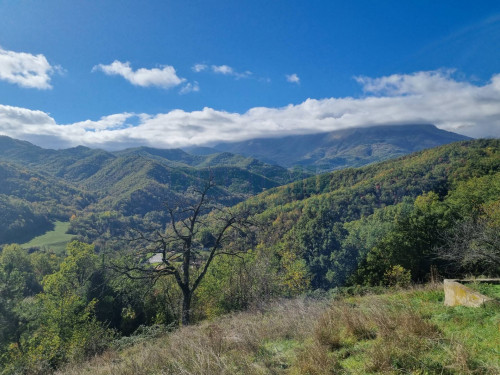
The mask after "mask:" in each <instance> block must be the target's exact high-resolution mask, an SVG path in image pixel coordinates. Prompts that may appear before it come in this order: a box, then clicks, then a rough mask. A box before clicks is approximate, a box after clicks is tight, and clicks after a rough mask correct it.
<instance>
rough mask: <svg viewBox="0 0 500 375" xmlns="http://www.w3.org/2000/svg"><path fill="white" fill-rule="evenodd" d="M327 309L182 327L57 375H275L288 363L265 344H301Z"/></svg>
mask: <svg viewBox="0 0 500 375" xmlns="http://www.w3.org/2000/svg"><path fill="white" fill-rule="evenodd" d="M325 309H326V304H325V303H318V302H315V303H311V302H307V301H306V300H302V299H299V300H294V301H287V302H286V303H274V304H272V305H270V306H266V307H264V308H260V309H257V310H254V311H248V312H243V313H237V314H232V315H228V316H225V317H222V318H220V319H217V320H216V321H214V322H206V323H204V324H201V325H196V326H189V327H184V328H181V329H179V330H177V331H175V332H173V333H171V334H169V335H166V336H164V337H162V338H159V339H155V340H151V341H149V342H145V343H142V344H140V345H136V346H133V347H131V348H128V349H126V350H124V351H122V352H116V351H109V352H107V353H105V354H104V355H102V356H99V357H96V358H94V359H93V360H92V361H90V362H87V363H84V364H75V365H72V366H69V367H66V368H64V369H63V370H61V371H60V372H59V373H58V374H68V375H83V374H92V375H104V374H110V375H111V374H113V375H143V374H144V375H145V374H189V375H195V374H200V375H201V374H204V375H210V374H214V375H215V374H221V375H225V374H227V375H229V374H279V373H283V372H284V371H285V370H286V367H288V364H287V363H283V362H279V361H278V363H277V362H276V361H275V360H273V358H272V357H273V356H277V355H280V354H283V353H279V352H276V353H273V352H271V351H270V350H269V349H267V348H266V343H273V342H275V343H279V342H290V343H292V345H291V347H290V348H289V349H293V347H294V346H295V345H300V343H301V342H303V341H304V340H305V339H306V337H307V336H308V335H310V333H311V330H312V329H313V325H314V323H312V322H315V321H316V320H317V319H318V318H319V316H320V315H321V314H322V313H323V312H324V310H325ZM278 346H279V345H278ZM285 347H286V345H285Z"/></svg>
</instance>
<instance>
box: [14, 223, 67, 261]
mask: <svg viewBox="0 0 500 375" xmlns="http://www.w3.org/2000/svg"><path fill="white" fill-rule="evenodd" d="M68 228H69V221H68V222H62V221H56V222H55V227H54V230H51V231H48V232H46V233H45V234H42V235H41V236H38V237H35V238H33V239H32V240H31V241H29V242H26V243H25V244H23V245H21V246H22V247H23V248H30V247H45V248H50V249H52V250H54V251H55V252H57V253H61V254H63V253H64V251H65V249H66V245H67V244H68V242H70V241H71V238H73V235H72V234H67V233H66V232H67V230H68Z"/></svg>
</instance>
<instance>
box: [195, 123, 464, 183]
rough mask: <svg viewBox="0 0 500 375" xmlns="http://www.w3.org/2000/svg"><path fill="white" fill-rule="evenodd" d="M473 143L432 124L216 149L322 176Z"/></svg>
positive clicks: (259, 141)
mask: <svg viewBox="0 0 500 375" xmlns="http://www.w3.org/2000/svg"><path fill="white" fill-rule="evenodd" d="M469 139H471V138H469V137H466V136H463V135H460V134H456V133H452V132H448V131H445V130H441V129H438V128H437V127H436V126H434V125H430V124H416V125H385V126H373V127H366V128H352V129H344V130H336V131H332V132H325V133H316V134H306V135H290V136H285V137H280V138H257V139H250V140H247V141H242V142H232V143H219V144H217V145H215V146H214V147H213V149H214V150H215V151H227V152H231V153H237V154H241V155H245V156H249V157H253V158H256V159H259V160H262V161H264V162H267V163H270V164H277V165H281V166H283V167H287V168H291V167H294V166H301V167H304V168H307V169H310V170H312V171H314V172H316V173H318V172H324V171H331V170H336V169H342V168H346V167H359V166H363V165H366V164H370V163H373V162H377V161H382V160H386V159H390V158H394V157H398V156H402V155H406V154H410V153H412V152H415V151H420V150H423V149H426V148H432V147H437V146H441V145H443V144H447V143H452V142H457V141H463V140H469ZM193 152H196V150H193ZM200 152H202V153H206V152H207V150H206V149H204V148H201V149H200Z"/></svg>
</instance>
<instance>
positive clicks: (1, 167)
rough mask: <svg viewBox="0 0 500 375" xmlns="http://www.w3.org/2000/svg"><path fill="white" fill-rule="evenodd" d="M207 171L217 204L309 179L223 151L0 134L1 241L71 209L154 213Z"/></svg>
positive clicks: (21, 236)
mask: <svg viewBox="0 0 500 375" xmlns="http://www.w3.org/2000/svg"><path fill="white" fill-rule="evenodd" d="M210 174H212V175H213V177H214V179H215V181H216V183H217V192H218V195H219V202H220V203H222V204H224V205H233V204H236V203H238V202H241V201H242V200H244V199H246V198H248V197H249V196H251V195H254V194H258V193H260V192H262V191H264V190H266V189H270V188H273V187H276V186H280V185H283V184H286V183H289V182H292V181H295V180H297V179H301V178H305V177H308V176H310V174H308V173H302V172H300V173H294V172H290V171H288V170H287V169H286V168H283V167H280V166H276V165H269V164H266V163H263V162H261V161H259V160H256V159H253V158H249V157H244V156H241V155H234V154H231V153H228V152H218V153H215V154H211V155H207V156H197V155H190V154H188V153H186V152H184V151H182V150H180V149H170V150H162V149H155V148H150V147H138V148H131V149H126V150H122V151H117V152H107V151H104V150H98V149H91V148H88V147H84V146H78V147H73V148H69V149H63V150H50V149H43V148H41V147H38V146H35V145H33V144H31V143H29V142H25V141H20V140H16V139H12V138H9V137H5V136H0V210H1V211H2V213H3V218H0V244H2V243H6V242H7V241H8V242H18V241H19V242H21V241H24V240H27V239H30V236H29V234H30V233H32V234H40V233H43V232H44V231H45V230H47V229H48V228H50V225H51V223H53V222H54V221H55V220H68V219H69V217H70V216H72V215H73V214H76V215H77V216H79V217H81V215H87V214H88V213H91V212H105V211H115V212H118V213H119V214H121V215H124V216H134V215H138V216H139V217H144V216H145V215H148V214H149V215H150V216H151V215H156V216H158V215H161V213H162V211H164V203H165V201H167V200H174V201H175V200H177V199H180V198H183V197H185V196H186V193H187V191H188V189H189V188H190V187H191V186H195V185H200V184H203V183H204V182H205V181H206V180H207V178H208V176H209V175H210Z"/></svg>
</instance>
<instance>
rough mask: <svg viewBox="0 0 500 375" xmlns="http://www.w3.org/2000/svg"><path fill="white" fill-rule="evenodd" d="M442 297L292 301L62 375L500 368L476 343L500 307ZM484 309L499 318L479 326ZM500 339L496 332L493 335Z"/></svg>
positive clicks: (423, 293)
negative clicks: (458, 306) (462, 305)
mask: <svg viewBox="0 0 500 375" xmlns="http://www.w3.org/2000/svg"><path fill="white" fill-rule="evenodd" d="M441 298H442V291H441V290H438V289H435V288H434V289H432V288H431V289H427V290H411V291H404V292H403V291H399V292H395V293H392V294H386V295H381V296H374V295H367V296H363V297H346V298H343V299H338V300H335V301H333V302H329V303H327V302H326V301H317V300H316V301H311V300H304V299H297V300H286V301H281V302H276V303H273V304H271V305H268V306H264V307H260V308H255V309H253V310H252V311H248V312H242V313H236V314H232V315H227V316H224V317H220V318H217V319H215V320H213V321H210V322H205V323H203V324H200V325H196V326H190V327H184V328H181V329H179V330H177V331H174V332H172V333H169V334H167V335H164V336H163V337H160V338H157V339H150V340H147V341H144V342H142V343H140V344H136V345H134V346H131V347H129V348H127V349H125V350H121V351H109V352H107V353H105V354H104V355H102V356H100V357H96V358H94V359H93V360H92V361H90V362H87V363H84V364H75V365H73V366H70V367H66V368H65V369H64V370H61V371H60V372H59V373H58V374H68V375H83V374H92V375H104V374H110V375H111V374H113V375H132V374H134V375H143V374H144V375H146V374H158V375H159V374H185V375H198V374H199V375H201V374H203V375H212V374H214V375H215V374H217V375H219V374H221V375H229V374H231V375H232V374H245V375H247V374H249V375H252V374H263V375H264V374H273V375H274V374H276V375H280V374H292V375H302V374H304V375H329V374H444V375H446V374H500V371H499V369H500V366H499V365H500V364H499V363H498V362H499V361H496V360H495V359H490V357H491V355H490V354H488V353H493V352H494V350H495V349H491V348H490V346H484V345H483V346H481V345H482V343H479V344H477V345H476V343H477V342H478V340H477V337H479V336H478V335H482V336H483V337H484V335H485V333H486V332H488V333H490V331H491V329H490V328H488V327H490V326H489V325H487V324H490V325H491V327H493V328H495V329H496V327H497V324H498V321H497V320H495V319H497V317H499V316H500V315H499V314H498V311H496V310H493V308H490V310H487V309H485V310H480V311H479V312H477V311H476V312H472V311H469V310H453V309H448V308H446V307H444V306H443V305H442V299H441ZM478 314H479V315H478ZM481 314H482V315H481ZM478 316H483V317H484V318H487V319H488V322H491V323H488V322H486V321H483V322H482V323H478V322H477V317H478ZM436 322H437V323H439V324H437V323H436ZM450 330H451V331H450ZM460 331H464V332H467V335H468V337H469V338H467V337H466V336H464V335H463V333H462V332H460ZM459 332H460V333H459ZM496 337H498V335H497V334H496V333H495V332H491V336H490V338H489V341H491V340H495V338H496ZM488 350H490V352H488ZM485 351H486V352H485ZM485 353H486V354H485Z"/></svg>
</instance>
